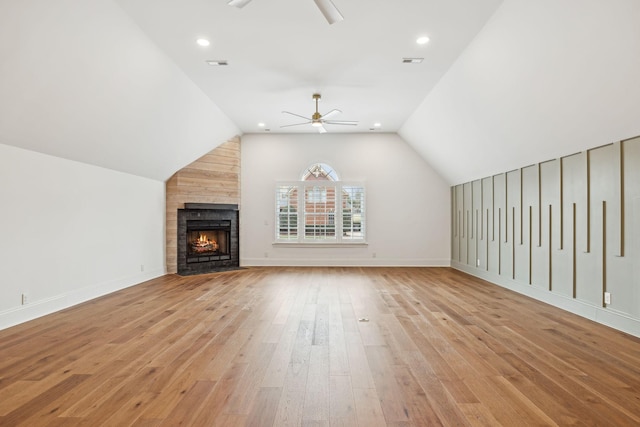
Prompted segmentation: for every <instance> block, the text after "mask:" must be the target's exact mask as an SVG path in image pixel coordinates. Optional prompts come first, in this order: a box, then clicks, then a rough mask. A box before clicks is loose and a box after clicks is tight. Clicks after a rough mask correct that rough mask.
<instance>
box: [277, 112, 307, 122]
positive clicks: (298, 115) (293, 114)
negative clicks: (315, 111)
mask: <svg viewBox="0 0 640 427" xmlns="http://www.w3.org/2000/svg"><path fill="white" fill-rule="evenodd" d="M283 113H284V114H291V115H292V116H296V117H300V118H301V119H305V120H311V119H310V118H309V117H305V116H301V115H300V114H296V113H292V112H291V111H283Z"/></svg>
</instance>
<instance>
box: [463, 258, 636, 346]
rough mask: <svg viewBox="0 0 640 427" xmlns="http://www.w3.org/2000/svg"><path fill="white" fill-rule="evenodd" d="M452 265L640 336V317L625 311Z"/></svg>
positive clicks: (478, 270)
mask: <svg viewBox="0 0 640 427" xmlns="http://www.w3.org/2000/svg"><path fill="white" fill-rule="evenodd" d="M451 267H452V268H455V269H456V270H460V271H463V272H465V273H467V274H470V275H472V276H475V277H478V278H480V279H483V280H486V281H488V282H491V283H493V284H495V285H498V286H501V287H503V288H507V289H510V290H512V291H514V292H518V293H519V294H522V295H526V296H528V297H531V298H533V299H536V300H538V301H542V302H544V303H547V304H550V305H552V306H554V307H558V308H560V309H562V310H565V311H568V312H570V313H573V314H577V315H578V316H581V317H584V318H587V319H589V320H593V321H594V322H597V323H600V324H602V325H605V326H609V327H611V328H614V329H617V330H619V331H622V332H625V333H627V334H630V335H634V336H636V337H640V319H636V318H633V317H630V316H627V315H625V314H623V313H618V312H615V311H611V310H609V309H607V308H604V307H598V306H595V305H593V304H589V303H586V302H584V301H580V300H577V299H573V298H570V297H567V296H565V295H558V294H555V293H553V292H551V291H548V290H545V289H542V288H538V287H536V286H531V285H529V284H525V283H521V282H517V281H515V280H512V279H507V278H504V277H501V276H498V275H497V274H495V273H491V272H488V271H485V270H480V269H477V268H475V267H473V266H470V265H467V264H462V263H460V262H457V261H451Z"/></svg>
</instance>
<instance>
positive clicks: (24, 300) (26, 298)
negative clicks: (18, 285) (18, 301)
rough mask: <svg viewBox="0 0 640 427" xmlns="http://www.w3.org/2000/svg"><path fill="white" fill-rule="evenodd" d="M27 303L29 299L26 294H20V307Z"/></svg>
mask: <svg viewBox="0 0 640 427" xmlns="http://www.w3.org/2000/svg"><path fill="white" fill-rule="evenodd" d="M28 303H29V297H28V296H27V294H22V305H26V304H28Z"/></svg>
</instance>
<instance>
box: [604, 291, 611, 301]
mask: <svg viewBox="0 0 640 427" xmlns="http://www.w3.org/2000/svg"><path fill="white" fill-rule="evenodd" d="M604 303H605V304H611V292H605V293H604Z"/></svg>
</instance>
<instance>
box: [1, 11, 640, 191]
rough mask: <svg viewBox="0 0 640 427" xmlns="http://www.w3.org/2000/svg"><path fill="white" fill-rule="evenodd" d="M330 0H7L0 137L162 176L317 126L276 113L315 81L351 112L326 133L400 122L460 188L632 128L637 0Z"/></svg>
mask: <svg viewBox="0 0 640 427" xmlns="http://www.w3.org/2000/svg"><path fill="white" fill-rule="evenodd" d="M333 3H334V4H335V6H336V7H337V8H338V9H339V10H340V12H341V13H342V15H343V16H344V20H343V21H341V22H336V23H334V24H332V25H330V24H329V23H328V22H327V21H326V20H325V18H324V17H323V16H322V14H321V13H320V11H319V10H318V8H317V7H316V4H315V3H314V1H313V0H253V1H251V2H250V3H249V4H248V5H246V6H245V7H244V8H242V9H239V8H235V7H231V6H228V5H227V0H184V1H179V2H178V1H169V0H94V1H91V2H84V1H80V0H48V1H47V0H4V1H3V2H0V51H1V52H2V58H1V60H0V61H1V62H0V143H1V144H8V145H15V146H19V147H23V148H26V149H30V150H34V151H39V152H43V153H47V154H51V155H54V156H59V157H64V158H68V159H72V160H77V161H80V162H85V163H89V164H94V165H98V166H102V167H106V168H110V169H114V170H118V171H122V172H127V173H132V174H135V175H140V176H145V177H149V178H151V179H156V180H165V179H167V178H168V177H169V176H170V175H171V174H173V172H175V171H176V170H178V169H180V168H181V167H183V166H184V165H186V164H188V163H190V162H191V161H193V160H194V159H196V158H198V157H199V156H201V155H202V154H204V153H206V152H208V151H210V150H211V149H212V148H214V147H215V146H217V145H219V144H220V143H222V142H224V141H226V140H227V139H229V138H231V137H233V136H235V135H241V134H243V133H262V132H270V133H276V132H316V129H315V128H313V127H311V126H308V125H307V126H294V127H285V128H281V127H280V126H283V125H288V124H293V123H297V122H299V121H304V120H303V119H302V118H300V117H296V116H294V115H287V114H283V113H282V111H290V112H293V113H295V114H299V115H300V116H303V117H310V116H311V114H312V113H313V112H314V110H315V106H314V104H313V100H312V98H311V95H312V94H313V93H321V94H322V99H321V100H320V104H319V111H320V112H321V113H325V112H327V111H330V110H333V109H339V110H341V113H340V114H336V115H335V116H333V117H332V119H335V120H353V121H357V122H358V125H357V126H338V125H335V126H330V125H327V126H325V127H326V128H327V130H328V133H327V134H326V136H327V137H331V134H332V133H336V132H393V133H395V132H397V133H399V134H400V136H402V137H403V138H404V139H405V140H406V141H407V142H408V143H409V144H410V145H411V146H412V147H413V148H414V149H415V150H416V152H417V153H418V154H420V155H421V156H422V157H424V158H425V159H426V160H427V161H428V162H429V163H430V164H431V165H432V166H433V167H434V168H435V169H436V170H437V171H438V172H439V173H440V174H441V175H442V176H443V177H444V178H445V179H446V180H447V181H448V182H449V183H451V184H455V183H459V182H463V181H465V180H471V179H477V178H480V177H482V176H486V175H489V174H492V173H498V172H503V171H505V170H507V169H508V168H516V167H520V166H526V165H528V164H530V163H533V162H536V161H543V160H546V159H548V158H552V157H557V156H562V155H565V154H571V153H572V152H574V151H578V150H582V149H585V148H589V147H592V146H595V145H600V144H605V143H608V142H613V141H615V140H618V139H623V138H629V137H633V136H636V135H638V134H640V121H639V120H638V119H637V118H638V117H640V107H639V103H638V102H637V99H640V85H638V84H637V75H640V55H639V54H638V52H640V26H638V25H637V22H639V21H640V3H639V2H637V1H636V0H612V1H609V2H601V1H598V0H587V1H584V0H567V1H563V2H557V1H552V0H540V1H536V2H531V1H528V0H504V2H501V1H500V0H394V1H391V0H333ZM420 36H427V37H429V39H430V40H429V42H428V43H427V44H424V45H419V44H417V43H416V39H417V38H418V37H420ZM198 38H206V39H207V40H209V41H210V43H211V44H210V45H209V46H208V47H201V46H198V45H197V44H196V40H197V39H198ZM403 58H424V60H423V61H422V62H421V63H417V64H407V63H403ZM207 60H224V61H226V63H227V65H224V66H211V65H209V64H207V62H206V61H207ZM259 123H263V124H264V126H263V127H260V126H259V125H258V124H259ZM376 123H379V124H380V126H375V124H376Z"/></svg>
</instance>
